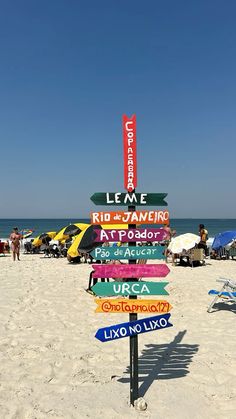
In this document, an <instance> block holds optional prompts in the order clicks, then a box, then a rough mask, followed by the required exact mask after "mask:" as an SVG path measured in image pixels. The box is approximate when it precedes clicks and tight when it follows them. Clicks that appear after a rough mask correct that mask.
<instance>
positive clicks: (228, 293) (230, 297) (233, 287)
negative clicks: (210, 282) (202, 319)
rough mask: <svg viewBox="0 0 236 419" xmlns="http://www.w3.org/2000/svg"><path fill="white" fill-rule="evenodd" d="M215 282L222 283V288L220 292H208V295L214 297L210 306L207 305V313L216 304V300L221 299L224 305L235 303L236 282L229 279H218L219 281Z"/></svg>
mask: <svg viewBox="0 0 236 419" xmlns="http://www.w3.org/2000/svg"><path fill="white" fill-rule="evenodd" d="M216 281H217V282H222V283H223V287H222V288H221V290H220V291H217V290H210V291H209V292H208V294H209V295H215V297H214V299H213V301H212V302H211V304H210V305H209V307H208V309H207V312H208V313H211V311H212V308H213V306H214V304H215V303H216V301H217V300H218V298H221V299H223V300H224V302H226V303H228V302H233V303H236V282H235V281H232V280H231V279H226V278H220V279H217V280H216Z"/></svg>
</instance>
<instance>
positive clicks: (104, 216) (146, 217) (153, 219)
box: [90, 210, 169, 225]
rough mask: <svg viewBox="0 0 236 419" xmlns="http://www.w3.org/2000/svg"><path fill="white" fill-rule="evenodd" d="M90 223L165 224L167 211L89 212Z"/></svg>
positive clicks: (167, 218)
mask: <svg viewBox="0 0 236 419" xmlns="http://www.w3.org/2000/svg"><path fill="white" fill-rule="evenodd" d="M90 216H91V224H94V225H96V224H117V223H118V224H165V223H168V222H169V212H168V211H167V210H164V211H133V212H132V211H130V212H129V211H111V212H105V211H102V212H91V214H90Z"/></svg>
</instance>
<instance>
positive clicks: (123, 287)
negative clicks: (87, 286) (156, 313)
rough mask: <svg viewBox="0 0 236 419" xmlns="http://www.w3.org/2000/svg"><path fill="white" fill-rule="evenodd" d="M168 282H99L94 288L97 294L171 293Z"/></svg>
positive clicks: (104, 295)
mask: <svg viewBox="0 0 236 419" xmlns="http://www.w3.org/2000/svg"><path fill="white" fill-rule="evenodd" d="M166 285H168V282H150V281H149V282H147V281H145V282H137V281H136V282H97V284H96V285H94V286H93V288H92V290H93V291H94V292H95V294H96V295H97V296H100V297H111V296H118V295H124V296H130V295H134V296H137V295H140V296H142V295H169V294H168V292H167V291H166V289H165V287H166Z"/></svg>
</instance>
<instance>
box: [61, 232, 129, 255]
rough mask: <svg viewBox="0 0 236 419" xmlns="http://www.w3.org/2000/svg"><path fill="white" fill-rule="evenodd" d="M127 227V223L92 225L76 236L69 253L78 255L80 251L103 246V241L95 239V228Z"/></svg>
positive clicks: (85, 251)
mask: <svg viewBox="0 0 236 419" xmlns="http://www.w3.org/2000/svg"><path fill="white" fill-rule="evenodd" d="M122 228H124V229H126V228H128V225H127V224H125V225H124V224H123V225H122V224H113V225H111V224H101V225H90V226H89V227H87V228H86V229H85V230H83V231H81V233H80V234H78V235H77V236H75V238H74V241H73V243H72V245H71V246H70V247H69V249H68V252H67V253H68V255H69V256H71V257H72V258H74V257H77V256H78V255H79V252H82V253H83V252H84V253H89V252H91V251H92V250H93V249H95V247H98V246H101V244H102V243H101V242H100V243H98V242H95V241H94V239H95V237H96V234H95V231H94V230H95V229H96V230H101V229H122Z"/></svg>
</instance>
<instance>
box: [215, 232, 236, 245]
mask: <svg viewBox="0 0 236 419" xmlns="http://www.w3.org/2000/svg"><path fill="white" fill-rule="evenodd" d="M235 239H236V230H234V231H224V232H223V233H219V234H217V236H215V238H214V241H213V243H212V249H214V250H219V249H220V248H221V247H225V246H226V245H227V244H229V243H230V242H232V240H235Z"/></svg>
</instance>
